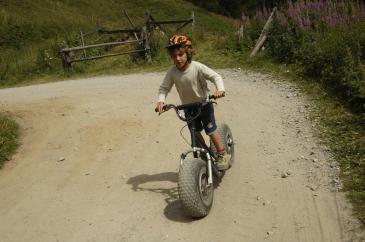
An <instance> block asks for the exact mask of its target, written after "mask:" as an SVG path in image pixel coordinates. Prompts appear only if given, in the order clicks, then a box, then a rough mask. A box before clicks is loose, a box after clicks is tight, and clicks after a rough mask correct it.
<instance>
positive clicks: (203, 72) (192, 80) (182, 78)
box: [158, 61, 224, 104]
mask: <svg viewBox="0 0 365 242" xmlns="http://www.w3.org/2000/svg"><path fill="white" fill-rule="evenodd" d="M207 80H209V81H211V82H212V83H214V85H215V87H216V88H217V90H218V91H224V84H223V80H222V77H221V76H220V75H219V74H218V73H216V72H215V71H213V70H212V69H210V68H209V67H207V66H206V65H204V64H202V63H200V62H197V61H192V62H191V63H190V66H189V67H188V68H187V69H186V70H185V71H180V70H179V69H177V67H176V66H172V67H170V68H169V70H168V71H167V73H166V76H165V78H164V79H163V81H162V84H161V86H160V89H159V91H158V101H159V102H165V100H166V97H167V94H168V93H169V92H170V90H171V88H172V86H173V85H175V87H176V90H177V92H178V94H179V96H180V100H181V103H182V104H186V103H192V102H199V101H201V100H202V99H203V98H206V97H207V96H208V95H209V88H208V83H207Z"/></svg>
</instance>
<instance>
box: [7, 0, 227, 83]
mask: <svg viewBox="0 0 365 242" xmlns="http://www.w3.org/2000/svg"><path fill="white" fill-rule="evenodd" d="M1 5H2V8H1V10H0V87H11V86H19V85H27V84H32V83H37V82H43V81H45V80H51V79H61V80H62V79H69V78H74V77H76V78H77V77H78V76H90V75H99V74H111V73H112V74H113V73H114V74H117V73H129V72H135V71H138V70H141V69H149V70H150V69H151V68H152V69H158V66H159V65H161V64H162V65H167V64H168V63H169V60H168V59H167V58H166V57H164V56H163V55H161V54H157V56H154V64H153V65H152V67H150V66H146V65H145V64H144V63H143V61H141V58H139V59H138V58H137V59H136V58H134V59H132V58H131V57H130V56H120V57H115V58H107V59H103V60H98V61H90V62H84V63H77V64H76V65H75V66H74V69H73V71H72V72H67V71H64V70H63V67H62V64H61V58H60V53H59V51H60V50H61V49H62V48H64V47H66V46H78V45H81V41H80V36H79V32H80V30H82V31H83V32H89V31H92V30H95V29H96V25H97V23H98V22H99V23H100V24H101V25H102V26H103V27H107V28H111V29H113V28H130V24H129V23H128V20H127V19H126V18H125V16H124V14H123V11H122V10H123V9H125V10H127V12H128V14H129V15H130V17H131V18H132V20H133V21H134V23H135V25H136V26H137V27H142V26H143V25H144V21H145V20H144V17H145V11H146V10H149V11H150V12H151V14H152V15H153V16H154V17H155V18H156V19H158V20H167V19H187V18H190V17H191V12H192V11H194V12H195V17H196V25H195V32H194V33H192V31H191V26H190V25H189V26H187V27H186V28H185V29H184V33H185V34H188V35H190V36H192V38H193V40H194V41H196V40H198V39H199V40H202V39H205V40H206V42H205V44H206V45H210V44H211V43H212V42H214V36H220V35H221V36H224V35H226V34H227V33H232V32H233V31H234V25H233V20H231V19H229V18H226V17H223V16H220V15H217V14H212V13H210V12H208V11H207V10H204V9H200V8H198V7H196V6H194V5H193V4H191V3H189V2H186V1H183V0H175V1H173V0H169V1H165V0H164V1H163V0H143V1H142V0H137V1H132V0H125V1H113V0H106V1H100V0H89V1H86V0H78V1H61V2H59V1H58V2H55V1H52V0H33V1H31V0H21V1H16V2H14V1H12V0H2V1H1ZM172 10H173V11H172ZM175 27H176V26H175ZM166 29H167V31H168V33H169V34H172V33H173V31H174V28H173V26H171V27H166ZM121 37H123V36H122V35H121V34H119V35H118V34H115V35H103V36H99V35H96V34H94V35H91V36H90V37H86V38H85V42H86V44H91V43H94V42H95V41H97V43H100V42H109V41H112V40H117V39H119V38H121ZM99 38H101V39H99ZM98 39H99V40H98ZM157 41H163V42H164V43H165V42H166V41H167V36H160V37H159V40H157ZM98 51H99V50H96V49H94V50H88V55H95V54H97V53H98ZM101 51H102V50H101Z"/></svg>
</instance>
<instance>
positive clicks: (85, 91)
mask: <svg viewBox="0 0 365 242" xmlns="http://www.w3.org/2000/svg"><path fill="white" fill-rule="evenodd" d="M220 73H221V74H222V75H223V76H224V78H225V83H226V88H227V90H228V95H227V97H226V98H224V99H223V100H220V101H219V105H218V106H217V107H216V113H217V119H218V120H224V121H225V122H227V123H228V124H229V125H230V126H231V129H232V131H233V135H234V138H235V141H236V152H237V153H236V162H235V164H234V167H233V168H232V169H231V170H230V171H229V172H227V174H226V176H225V178H224V180H223V182H222V183H221V184H220V186H219V187H218V188H217V189H216V190H215V194H214V195H215V198H214V205H213V208H212V210H211V213H210V214H209V216H208V217H206V218H204V219H201V220H197V221H192V220H190V219H187V218H185V217H184V215H183V214H182V212H181V209H180V205H179V202H178V200H177V198H178V195H177V189H176V186H177V185H176V181H177V171H178V156H179V154H180V153H181V152H182V151H185V150H186V149H187V148H188V146H187V145H186V144H185V143H184V141H183V139H182V138H181V137H180V136H179V130H180V128H181V127H182V126H183V123H182V122H181V121H179V120H178V119H177V118H176V116H175V114H174V113H173V112H170V113H166V114H164V115H162V116H160V117H158V116H157V115H156V114H155V113H154V112H153V108H154V105H155V99H156V89H157V88H158V85H159V83H160V80H161V78H162V77H163V74H162V73H149V74H134V75H126V76H114V77H98V78H92V79H85V80H78V81H65V82H58V83H53V84H44V85H38V86H30V87H23V88H15V89H6V90H0V109H1V111H4V110H5V111H8V112H11V113H13V114H14V115H15V116H16V117H17V119H18V121H19V122H20V123H21V125H22V128H23V138H22V146H21V148H20V150H19V152H18V153H17V154H16V155H15V156H14V157H13V159H12V160H11V161H10V162H8V163H7V165H6V166H5V168H4V169H2V170H1V171H0V241H4V242H5V241H6V242H8V241H9V242H11V241H47V242H48V241H68V242H69V241H75V242H80V241H118V242H120V241H209V242H211V241H264V240H267V241H354V240H355V241H356V240H360V237H359V236H360V235H359V234H355V233H354V232H353V229H356V228H357V225H356V224H357V223H356V221H354V220H353V219H352V218H351V216H350V215H349V214H350V209H351V208H350V207H349V205H348V203H347V202H345V199H344V195H343V194H342V193H340V192H337V191H336V188H337V187H339V186H340V183H339V182H338V180H337V178H336V174H337V172H338V167H337V164H336V163H335V162H333V161H331V159H330V157H329V155H328V154H327V153H326V152H325V148H323V147H321V146H320V145H318V143H317V142H316V139H315V138H314V137H313V135H312V133H311V131H310V130H311V125H312V124H311V123H309V121H308V120H307V119H306V117H307V116H308V114H307V112H308V110H309V109H310V108H311V107H310V105H309V104H307V103H306V102H305V101H304V99H303V98H302V97H301V95H300V93H298V91H297V90H295V88H292V87H290V86H288V85H287V84H280V83H279V82H278V81H276V80H274V79H273V78H271V77H270V76H265V75H261V74H257V73H248V72H244V71H237V70H221V71H220ZM168 100H169V102H172V103H176V102H177V94H176V92H175V91H174V92H173V93H172V94H171V95H170V96H169V98H168ZM313 125H315V124H313ZM185 131H186V130H185ZM185 134H186V132H185ZM61 157H64V160H62V159H61V160H62V161H60V158H61ZM283 173H286V175H284V174H283ZM283 176H287V177H286V178H282V177H283Z"/></svg>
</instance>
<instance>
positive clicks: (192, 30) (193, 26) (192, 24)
mask: <svg viewBox="0 0 365 242" xmlns="http://www.w3.org/2000/svg"><path fill="white" fill-rule="evenodd" d="M191 19H192V20H193V21H192V22H191V35H193V33H194V28H195V14H194V11H193V12H192V13H191Z"/></svg>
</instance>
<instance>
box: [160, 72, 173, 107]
mask: <svg viewBox="0 0 365 242" xmlns="http://www.w3.org/2000/svg"><path fill="white" fill-rule="evenodd" d="M171 69H172V68H170V69H169V70H168V71H167V73H166V75H165V78H164V79H163V81H162V83H161V85H160V88H159V89H158V101H159V102H165V100H166V97H167V94H168V93H169V92H170V90H171V88H172V86H173V85H174V82H173V79H172V77H171Z"/></svg>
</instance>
